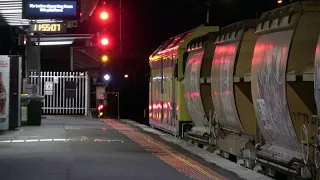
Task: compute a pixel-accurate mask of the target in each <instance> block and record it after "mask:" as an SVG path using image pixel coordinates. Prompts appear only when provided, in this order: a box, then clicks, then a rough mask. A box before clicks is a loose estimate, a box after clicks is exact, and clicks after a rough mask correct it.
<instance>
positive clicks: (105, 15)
mask: <svg viewBox="0 0 320 180" xmlns="http://www.w3.org/2000/svg"><path fill="white" fill-rule="evenodd" d="M100 19H101V20H103V21H105V20H107V19H109V14H108V13H107V12H106V11H102V12H101V13H100Z"/></svg>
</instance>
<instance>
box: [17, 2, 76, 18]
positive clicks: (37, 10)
mask: <svg viewBox="0 0 320 180" xmlns="http://www.w3.org/2000/svg"><path fill="white" fill-rule="evenodd" d="M22 14H23V18H25V19H59V20H78V19H79V18H80V7H79V3H78V1H77V0H64V1H59V0H58V1H54V0H49V1H48V0H47V1H46V0H25V1H23V12H22Z"/></svg>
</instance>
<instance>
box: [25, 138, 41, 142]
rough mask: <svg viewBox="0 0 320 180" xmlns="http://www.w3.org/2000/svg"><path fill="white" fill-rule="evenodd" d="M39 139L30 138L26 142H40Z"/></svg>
mask: <svg viewBox="0 0 320 180" xmlns="http://www.w3.org/2000/svg"><path fill="white" fill-rule="evenodd" d="M38 141H39V139H29V140H26V142H38Z"/></svg>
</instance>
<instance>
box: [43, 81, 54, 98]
mask: <svg viewBox="0 0 320 180" xmlns="http://www.w3.org/2000/svg"><path fill="white" fill-rule="evenodd" d="M44 93H45V95H49V96H51V95H53V82H50V81H47V82H46V83H45V89H44Z"/></svg>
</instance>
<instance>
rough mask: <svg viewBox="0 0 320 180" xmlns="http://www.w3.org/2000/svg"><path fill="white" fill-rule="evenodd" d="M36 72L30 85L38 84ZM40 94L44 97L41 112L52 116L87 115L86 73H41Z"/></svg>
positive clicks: (33, 73) (87, 86) (87, 90)
mask: <svg viewBox="0 0 320 180" xmlns="http://www.w3.org/2000/svg"><path fill="white" fill-rule="evenodd" d="M37 81H38V76H37V73H36V72H31V74H30V83H31V84H34V85H36V84H38V82H37ZM39 92H40V94H41V95H43V96H45V100H44V104H43V108H42V112H43V113H44V114H52V115H63V114H66V115H68V114H70V115H88V110H89V107H88V103H89V102H90V101H89V97H90V96H89V95H90V94H89V78H88V74H87V72H41V74H40V91H39Z"/></svg>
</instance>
